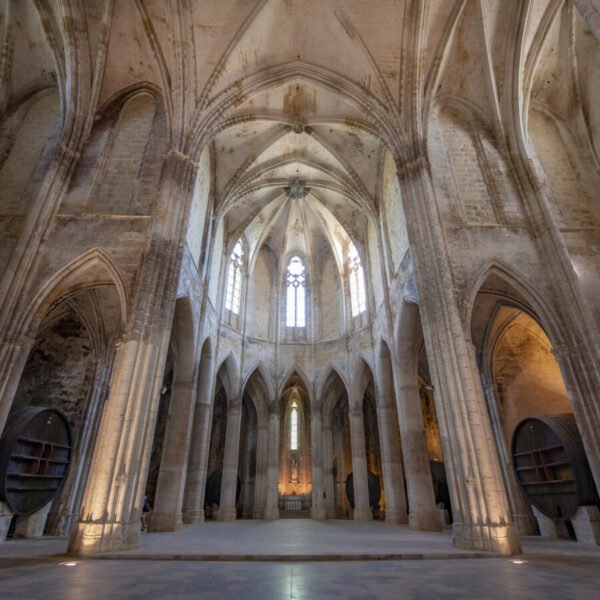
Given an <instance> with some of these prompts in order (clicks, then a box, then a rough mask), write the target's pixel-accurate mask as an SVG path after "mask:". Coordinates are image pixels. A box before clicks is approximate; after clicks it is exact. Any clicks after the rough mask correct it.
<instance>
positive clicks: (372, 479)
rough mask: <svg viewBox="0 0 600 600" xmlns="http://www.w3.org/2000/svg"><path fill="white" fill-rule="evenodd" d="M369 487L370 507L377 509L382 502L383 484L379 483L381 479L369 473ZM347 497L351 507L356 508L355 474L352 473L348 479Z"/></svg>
mask: <svg viewBox="0 0 600 600" xmlns="http://www.w3.org/2000/svg"><path fill="white" fill-rule="evenodd" d="M367 477H368V484H367V485H368V486H369V506H370V507H371V508H375V507H377V506H379V501H380V500H381V484H380V483H379V477H377V475H375V473H371V471H369V472H368V473H367ZM346 497H347V498H348V502H350V506H351V507H352V508H354V474H353V473H350V475H348V479H346Z"/></svg>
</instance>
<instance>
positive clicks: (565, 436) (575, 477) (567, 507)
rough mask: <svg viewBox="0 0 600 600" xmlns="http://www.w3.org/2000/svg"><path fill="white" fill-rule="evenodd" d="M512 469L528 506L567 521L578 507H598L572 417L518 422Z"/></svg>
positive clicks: (590, 475) (553, 417) (513, 441)
mask: <svg viewBox="0 0 600 600" xmlns="http://www.w3.org/2000/svg"><path fill="white" fill-rule="evenodd" d="M512 455H513V467H514V469H515V473H516V476H517V480H518V481H519V483H520V484H521V486H522V488H523V490H524V492H525V494H526V495H527V497H528V498H529V500H530V501H531V503H532V504H533V505H534V506H535V507H536V508H537V509H539V510H540V512H542V513H543V514H544V515H546V516H547V517H550V518H551V519H559V520H566V519H570V518H572V517H573V516H574V515H575V512H576V511H577V508H578V507H579V506H584V505H591V504H597V503H598V494H597V492H596V488H595V486H594V481H593V479H592V474H591V471H590V467H589V464H588V462H587V458H586V456H585V450H584V448H583V443H582V441H581V436H580V435H579V430H578V429H577V424H576V423H575V418H574V417H573V415H571V414H563V415H547V416H543V417H531V418H528V419H525V420H524V421H521V422H520V423H519V424H518V425H517V427H516V428H515V431H514V433H513V438H512Z"/></svg>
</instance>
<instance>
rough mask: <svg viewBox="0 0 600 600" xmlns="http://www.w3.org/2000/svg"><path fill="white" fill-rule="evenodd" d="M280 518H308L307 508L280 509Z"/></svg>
mask: <svg viewBox="0 0 600 600" xmlns="http://www.w3.org/2000/svg"><path fill="white" fill-rule="evenodd" d="M279 518H280V519H310V511H309V510H280V511H279Z"/></svg>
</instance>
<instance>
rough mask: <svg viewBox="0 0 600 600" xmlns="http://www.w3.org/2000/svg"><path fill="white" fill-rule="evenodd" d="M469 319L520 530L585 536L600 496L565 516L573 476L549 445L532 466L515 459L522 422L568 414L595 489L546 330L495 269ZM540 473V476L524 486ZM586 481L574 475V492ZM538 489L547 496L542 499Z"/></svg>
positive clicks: (578, 425) (513, 513)
mask: <svg viewBox="0 0 600 600" xmlns="http://www.w3.org/2000/svg"><path fill="white" fill-rule="evenodd" d="M471 316H472V318H471V332H472V338H473V342H474V345H475V347H476V349H477V358H478V362H479V366H480V369H481V378H482V384H483V389H484V392H485V396H486V401H487V404H488V409H489V412H490V417H491V422H492V427H493V430H494V436H495V441H496V445H497V448H498V452H499V455H500V458H501V463H502V467H503V475H504V479H505V483H506V487H507V491H508V497H509V503H510V508H511V517H512V519H513V521H514V523H515V525H516V527H517V531H518V532H519V533H520V534H521V535H531V534H533V533H536V532H537V531H538V530H539V531H540V532H541V533H542V535H548V536H551V537H562V538H569V537H570V538H577V537H578V536H579V537H581V536H582V535H583V536H586V535H587V534H586V533H585V531H584V530H587V529H589V526H588V525H587V523H589V514H588V513H589V512H590V511H592V512H593V513H594V514H598V496H597V493H596V495H595V498H593V499H591V500H592V504H593V506H585V507H582V508H580V509H579V510H577V511H575V510H573V514H564V512H563V511H562V509H561V505H562V500H561V494H563V493H574V492H571V491H568V492H565V490H564V489H562V488H561V489H559V488H558V487H557V484H559V482H560V481H562V480H563V479H564V478H565V477H567V479H569V480H570V478H572V475H568V476H567V475H565V472H564V467H563V466H561V465H559V464H558V462H557V461H556V460H554V459H550V458H548V456H546V455H547V454H548V452H550V450H547V451H544V450H540V452H536V453H535V454H532V455H531V457H529V458H530V459H531V460H533V461H534V463H535V464H533V463H532V464H529V463H528V464H527V465H525V464H524V463H523V460H525V459H517V454H518V452H517V450H515V443H516V442H515V441H514V439H515V432H516V431H517V430H518V428H519V426H520V423H522V422H523V421H524V419H527V418H541V419H549V420H553V418H554V419H555V418H559V419H560V418H562V415H564V416H565V418H567V419H570V420H571V422H572V423H573V429H572V433H573V436H574V439H575V438H576V439H577V440H578V442H577V443H578V444H580V446H581V455H582V456H581V459H582V461H583V462H584V463H585V468H584V469H583V471H582V473H583V475H581V474H579V475H578V477H579V478H580V479H581V477H583V478H585V479H586V481H589V485H590V486H591V489H592V490H593V489H594V483H593V480H592V474H591V470H590V468H589V465H588V459H587V457H586V456H585V451H584V450H583V445H582V441H581V423H580V422H579V421H578V415H577V413H576V411H574V410H573V408H574V407H573V404H572V401H571V400H572V399H571V398H569V392H568V388H567V386H566V385H565V379H564V377H563V372H562V371H561V365H560V364H559V362H558V361H557V358H556V355H555V350H554V347H553V344H552V341H551V339H550V336H549V332H548V330H547V329H546V328H545V327H544V326H543V325H542V321H541V319H540V317H539V315H538V314H537V313H536V311H535V310H534V309H533V308H532V306H531V304H530V303H528V302H527V300H526V298H525V297H524V296H523V294H522V293H521V292H520V291H519V290H518V289H517V288H516V287H513V286H512V285H511V284H510V283H509V282H508V281H507V280H506V279H504V278H503V277H501V276H499V275H498V274H496V273H491V274H490V275H489V276H488V278H487V279H486V280H485V282H484V283H483V285H482V286H481V289H480V290H479V292H478V294H477V295H476V297H475V301H474V303H473V308H472V312H471ZM522 435H523V432H522ZM531 435H534V433H533V432H532V434H531ZM536 435H537V434H536ZM559 442H560V443H562V441H560V440H559ZM542 446H544V445H542ZM529 458H528V459H527V460H529ZM542 464H543V465H544V467H543V469H542V468H541V467H540V465H542ZM538 476H539V477H541V478H542V480H543V481H539V482H535V483H532V484H531V485H528V484H526V482H527V481H529V480H530V479H531V478H532V477H538ZM544 482H549V484H547V483H544ZM581 483H582V482H581V481H579V482H578V481H577V479H574V478H573V485H574V486H575V487H574V488H573V489H575V488H577V487H579V485H580V484H581ZM553 485H554V487H552V486H553ZM536 486H537V487H536ZM540 494H543V495H544V498H543V500H544V501H543V502H542V496H541V495H540ZM552 498H553V499H554V500H553V501H551V499H552ZM553 502H554V504H555V505H556V510H555V511H550V512H547V511H546V510H547V509H545V508H543V506H548V505H553ZM548 503H550V504H548ZM587 503H589V502H586V504H587ZM577 530H579V533H577Z"/></svg>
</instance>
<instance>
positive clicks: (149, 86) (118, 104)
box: [96, 81, 171, 131]
mask: <svg viewBox="0 0 600 600" xmlns="http://www.w3.org/2000/svg"><path fill="white" fill-rule="evenodd" d="M144 94H145V95H147V96H150V97H151V98H152V99H153V100H154V102H155V103H156V107H157V109H160V110H161V112H164V113H165V116H166V117H167V119H169V118H170V115H168V113H167V111H165V97H164V92H163V90H162V89H161V88H159V87H158V86H157V85H156V84H154V83H152V82H151V81H140V82H138V83H134V84H133V85H129V86H127V87H124V88H122V89H120V90H118V91H117V92H115V93H114V94H112V95H111V96H110V97H109V98H107V99H106V100H105V101H104V102H103V103H102V104H101V105H100V107H99V108H98V110H97V111H96V118H97V119H98V118H102V117H104V116H105V115H109V114H112V113H115V112H116V113H120V112H121V111H122V110H123V109H124V108H125V106H126V105H127V103H128V102H130V101H131V100H133V99H134V98H135V97H136V96H140V95H144ZM167 124H170V122H169V121H167ZM170 130H171V127H169V128H168V129H167V131H170Z"/></svg>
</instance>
